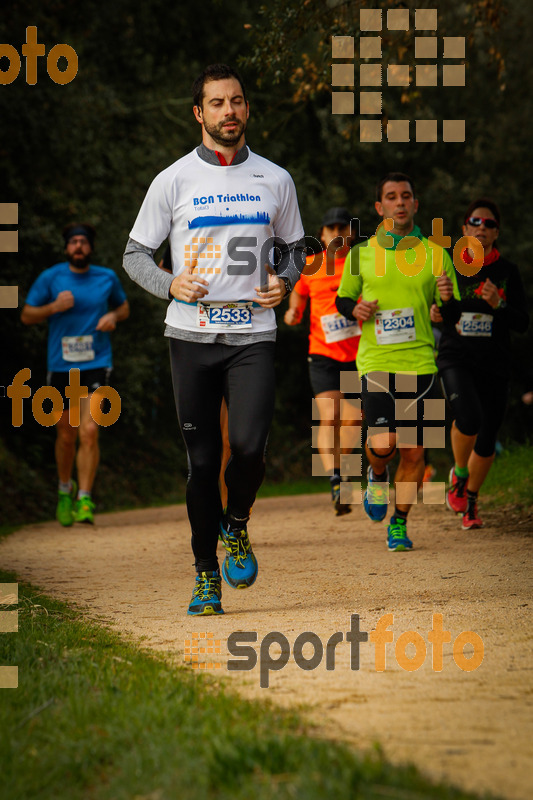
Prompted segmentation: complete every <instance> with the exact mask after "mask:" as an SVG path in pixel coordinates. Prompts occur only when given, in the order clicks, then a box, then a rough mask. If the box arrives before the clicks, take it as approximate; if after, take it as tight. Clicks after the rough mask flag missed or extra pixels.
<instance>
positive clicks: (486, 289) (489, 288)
mask: <svg viewBox="0 0 533 800" xmlns="http://www.w3.org/2000/svg"><path fill="white" fill-rule="evenodd" d="M481 297H482V299H483V300H485V302H486V303H488V304H489V306H490V307H491V308H496V306H497V305H498V303H499V302H500V295H499V294H498V287H497V286H496V284H494V283H493V282H492V281H491V280H490V278H487V280H486V281H485V283H484V284H483V289H482V290H481Z"/></svg>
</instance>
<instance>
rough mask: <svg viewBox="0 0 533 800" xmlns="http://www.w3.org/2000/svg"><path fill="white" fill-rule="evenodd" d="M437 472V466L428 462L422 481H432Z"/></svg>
mask: <svg viewBox="0 0 533 800" xmlns="http://www.w3.org/2000/svg"><path fill="white" fill-rule="evenodd" d="M436 474H437V470H436V469H435V467H433V466H431V464H426V468H425V470H424V477H423V478H422V483H431V481H432V480H433V478H434V477H435V475H436Z"/></svg>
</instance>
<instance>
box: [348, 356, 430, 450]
mask: <svg viewBox="0 0 533 800" xmlns="http://www.w3.org/2000/svg"><path fill="white" fill-rule="evenodd" d="M361 388H362V404H363V410H364V413H365V420H366V423H367V425H368V428H369V429H383V430H389V431H390V432H391V433H396V432H397V430H398V429H399V428H401V429H403V430H404V431H405V429H414V430H416V445H417V446H419V447H422V446H428V445H427V444H426V445H424V429H428V428H441V429H442V428H443V426H444V418H443V417H444V414H443V413H442V407H443V405H444V401H442V405H437V406H435V404H429V405H426V404H425V401H426V400H438V399H441V397H442V396H441V393H440V389H439V383H438V380H437V373H435V374H433V375H405V374H403V373H399V374H394V373H389V372H369V373H368V374H367V375H363V376H362V378H361ZM406 437H407V438H406V441H407V440H409V442H412V445H413V446H414V444H415V439H414V438H412V437H414V433H412V434H411V435H410V434H409V433H406ZM428 438H429V437H428ZM400 440H401V435H400Z"/></svg>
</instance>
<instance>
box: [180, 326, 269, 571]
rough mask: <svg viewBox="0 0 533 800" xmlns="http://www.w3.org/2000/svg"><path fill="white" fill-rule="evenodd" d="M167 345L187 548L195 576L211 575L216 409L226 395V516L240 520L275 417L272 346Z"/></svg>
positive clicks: (216, 515)
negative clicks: (183, 456) (183, 462)
mask: <svg viewBox="0 0 533 800" xmlns="http://www.w3.org/2000/svg"><path fill="white" fill-rule="evenodd" d="M169 342H170V365H171V369H172V382H173V385H174V398H175V400H176V410H177V412H178V420H179V424H180V427H181V432H182V434H183V438H184V440H185V445H186V447H187V454H188V457H189V479H188V482H187V512H188V514H189V521H190V523H191V530H192V540H191V541H192V549H193V553H194V557H195V561H196V567H197V569H198V571H203V570H213V569H218V561H217V558H216V548H217V541H218V533H219V525H220V519H221V516H222V507H221V502H220V492H219V486H218V477H219V472H220V457H221V452H222V437H221V434H220V405H221V402H222V398H223V397H225V398H226V402H227V404H228V430H229V443H230V447H231V458H230V461H229V464H228V466H227V468H226V476H225V478H226V485H227V487H228V510H229V511H230V512H231V513H232V514H234V515H235V516H236V517H240V518H244V517H247V516H248V514H249V511H250V508H251V507H252V504H253V502H254V500H255V495H256V493H257V490H258V489H259V487H260V485H261V482H262V480H263V477H264V474H265V459H264V453H265V447H266V441H267V437H268V432H269V430H270V425H271V422H272V415H273V412H274V389H275V386H274V381H275V378H274V348H275V344H274V342H256V343H254V344H248V345H243V346H242V347H241V346H236V347H234V346H231V345H225V344H217V343H215V344H203V343H202V342H186V341H182V340H181V339H170V340H169Z"/></svg>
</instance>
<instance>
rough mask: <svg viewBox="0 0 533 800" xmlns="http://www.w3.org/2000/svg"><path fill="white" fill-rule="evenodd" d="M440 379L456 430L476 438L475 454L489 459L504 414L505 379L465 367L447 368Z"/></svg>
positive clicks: (506, 390)
mask: <svg viewBox="0 0 533 800" xmlns="http://www.w3.org/2000/svg"><path fill="white" fill-rule="evenodd" d="M440 376H441V380H442V386H443V389H444V396H445V397H446V399H447V400H448V402H449V403H450V406H451V408H452V413H453V418H454V420H455V425H456V427H457V428H458V430H459V431H460V432H461V433H463V434H464V435H465V436H474V435H476V436H477V438H476V443H475V445H474V452H475V453H477V455H478V456H481V457H482V458H488V457H489V456H491V455H492V454H493V453H494V449H495V446H496V437H497V436H498V430H499V428H500V426H501V424H502V422H503V418H504V415H505V408H506V405H507V392H508V382H507V379H506V378H501V377H498V375H496V374H495V372H488V371H481V370H469V369H467V368H466V367H448V368H447V369H443V370H442V371H441V373H440Z"/></svg>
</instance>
